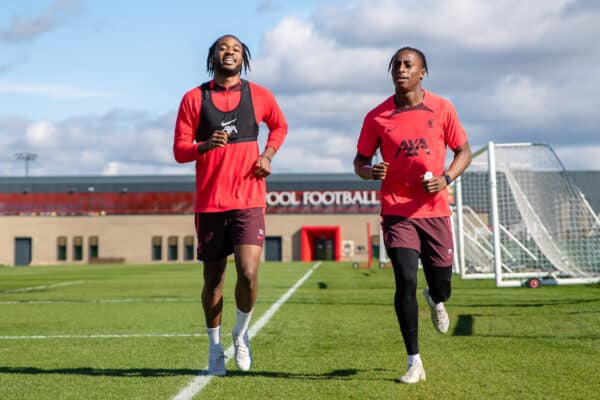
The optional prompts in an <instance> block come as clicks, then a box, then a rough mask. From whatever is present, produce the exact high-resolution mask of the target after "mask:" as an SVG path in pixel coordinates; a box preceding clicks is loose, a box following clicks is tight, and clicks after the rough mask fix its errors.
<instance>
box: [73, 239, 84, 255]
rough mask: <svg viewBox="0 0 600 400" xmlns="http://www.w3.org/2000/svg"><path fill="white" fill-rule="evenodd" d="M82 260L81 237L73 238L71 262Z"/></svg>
mask: <svg viewBox="0 0 600 400" xmlns="http://www.w3.org/2000/svg"><path fill="white" fill-rule="evenodd" d="M81 260H83V236H75V237H74V238H73V261H81Z"/></svg>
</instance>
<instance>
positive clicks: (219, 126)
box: [173, 35, 287, 375]
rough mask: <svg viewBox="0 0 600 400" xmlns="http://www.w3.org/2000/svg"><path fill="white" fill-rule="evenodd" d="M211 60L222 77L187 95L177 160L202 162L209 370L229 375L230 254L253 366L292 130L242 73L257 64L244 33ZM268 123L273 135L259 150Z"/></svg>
mask: <svg viewBox="0 0 600 400" xmlns="http://www.w3.org/2000/svg"><path fill="white" fill-rule="evenodd" d="M206 65H207V70H208V72H209V74H211V75H213V78H214V79H212V80H211V81H209V82H206V83H204V84H202V85H201V86H199V87H195V88H193V89H191V90H190V91H188V92H187V93H186V94H185V95H184V96H183V99H182V101H181V104H180V107H179V113H178V115H177V122H176V125H175V137H174V144H173V152H174V155H175V159H176V160H177V162H180V163H185V162H192V161H194V162H196V204H195V212H196V214H195V226H196V234H197V237H198V248H197V253H198V259H199V260H202V262H203V264H204V287H203V289H202V306H203V309H204V315H205V320H206V325H207V332H208V339H209V362H208V373H209V374H212V375H225V374H226V369H225V354H224V352H223V347H222V345H221V332H220V327H221V313H222V309H223V283H224V280H225V267H226V264H227V257H228V256H229V255H231V254H232V253H233V254H234V258H235V266H236V271H237V283H236V287H235V299H236V305H237V313H236V323H235V326H234V328H233V331H232V339H233V343H234V348H235V361H236V364H237V366H238V368H240V369H241V370H243V371H247V370H249V369H250V366H251V364H252V353H251V351H250V345H249V338H248V325H249V322H250V317H251V315H252V310H253V308H254V304H255V302H256V296H257V278H258V264H259V261H260V255H261V252H262V246H263V243H264V239H265V216H264V214H265V207H266V184H265V177H267V176H268V175H269V174H270V173H271V161H272V159H273V156H274V155H275V153H276V152H277V150H278V149H279V147H280V146H281V144H282V143H283V140H284V138H285V136H286V134H287V123H286V120H285V117H284V115H283V113H282V112H281V110H280V108H279V106H278V104H277V102H276V101H275V98H274V96H273V94H272V93H271V92H270V91H269V90H268V89H266V88H264V87H262V86H259V85H257V84H254V83H251V82H249V81H247V80H243V79H241V70H242V67H243V68H244V69H245V70H247V69H248V68H249V66H250V51H249V49H248V47H247V46H246V45H245V44H244V43H242V42H241V41H240V40H239V39H238V38H237V37H235V36H233V35H224V36H222V37H220V38H218V39H217V40H216V41H215V42H214V43H213V45H212V46H211V47H210V48H209V50H208V56H207V61H206ZM261 122H264V123H265V124H266V126H267V127H268V129H269V133H268V138H267V142H266V146H265V148H264V150H263V151H262V153H259V146H258V141H257V138H258V133H259V123H261Z"/></svg>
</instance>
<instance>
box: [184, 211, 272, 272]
mask: <svg viewBox="0 0 600 400" xmlns="http://www.w3.org/2000/svg"><path fill="white" fill-rule="evenodd" d="M195 225H196V236H197V237H198V250H197V254H198V259H199V260H202V261H216V260H220V259H222V258H224V257H227V256H228V255H230V254H232V253H233V247H234V246H237V245H240V244H254V245H257V246H262V245H263V243H264V242H265V209H264V208H247V209H243V210H229V211H224V212H216V213H196V216H195Z"/></svg>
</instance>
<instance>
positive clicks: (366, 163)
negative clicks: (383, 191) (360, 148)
mask: <svg viewBox="0 0 600 400" xmlns="http://www.w3.org/2000/svg"><path fill="white" fill-rule="evenodd" d="M372 159H373V158H372V157H365V156H363V155H362V154H360V153H358V152H357V153H356V156H355V157H354V173H355V174H356V175H358V176H360V177H361V178H362V179H375V180H383V179H385V175H386V174H387V168H388V165H389V163H387V162H385V161H382V162H380V163H378V164H375V165H371V160H372Z"/></svg>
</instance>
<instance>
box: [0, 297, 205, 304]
mask: <svg viewBox="0 0 600 400" xmlns="http://www.w3.org/2000/svg"><path fill="white" fill-rule="evenodd" d="M191 302H194V303H196V302H198V298H197V297H180V298H176V297H172V298H171V297H167V298H157V299H154V298H148V297H139V298H129V299H127V298H126V299H92V300H80V299H74V300H0V305H3V304H113V303H191Z"/></svg>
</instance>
